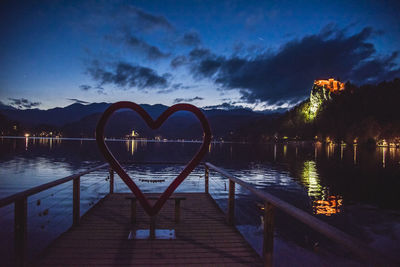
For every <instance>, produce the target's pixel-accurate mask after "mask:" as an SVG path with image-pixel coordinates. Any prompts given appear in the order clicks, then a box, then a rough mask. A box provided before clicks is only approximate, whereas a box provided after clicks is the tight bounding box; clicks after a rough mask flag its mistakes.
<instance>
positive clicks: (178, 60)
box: [170, 56, 187, 68]
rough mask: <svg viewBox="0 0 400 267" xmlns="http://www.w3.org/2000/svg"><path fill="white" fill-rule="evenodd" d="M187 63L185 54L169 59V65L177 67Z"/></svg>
mask: <svg viewBox="0 0 400 267" xmlns="http://www.w3.org/2000/svg"><path fill="white" fill-rule="evenodd" d="M186 63H187V58H186V57H185V56H176V57H174V58H173V59H172V60H171V63H170V65H171V67H173V68H177V67H180V66H182V65H185V64H186Z"/></svg>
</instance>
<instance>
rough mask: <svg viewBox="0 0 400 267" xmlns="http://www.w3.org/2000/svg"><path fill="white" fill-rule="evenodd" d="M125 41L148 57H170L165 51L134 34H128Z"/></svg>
mask: <svg viewBox="0 0 400 267" xmlns="http://www.w3.org/2000/svg"><path fill="white" fill-rule="evenodd" d="M125 42H126V43H127V44H128V45H129V46H130V47H132V48H134V49H136V50H139V51H140V52H142V53H144V54H145V55H146V57H147V58H148V59H151V60H154V59H160V58H165V57H168V56H169V54H167V53H163V52H162V51H161V50H160V49H159V48H158V47H156V46H154V45H150V44H148V43H147V42H145V41H143V40H140V39H139V38H137V37H135V36H133V35H129V34H128V35H126V37H125Z"/></svg>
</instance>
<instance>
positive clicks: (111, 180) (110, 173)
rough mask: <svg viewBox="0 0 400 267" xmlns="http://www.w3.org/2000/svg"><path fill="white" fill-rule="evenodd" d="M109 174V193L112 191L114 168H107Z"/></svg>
mask: <svg viewBox="0 0 400 267" xmlns="http://www.w3.org/2000/svg"><path fill="white" fill-rule="evenodd" d="M108 172H109V175H110V194H113V193H114V170H113V169H111V168H110V169H109V171H108Z"/></svg>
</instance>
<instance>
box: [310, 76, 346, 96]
mask: <svg viewBox="0 0 400 267" xmlns="http://www.w3.org/2000/svg"><path fill="white" fill-rule="evenodd" d="M314 85H316V86H320V87H324V88H325V89H329V91H330V92H331V93H337V92H339V91H343V90H344V83H342V82H339V81H336V80H335V79H333V78H330V79H328V80H315V81H314Z"/></svg>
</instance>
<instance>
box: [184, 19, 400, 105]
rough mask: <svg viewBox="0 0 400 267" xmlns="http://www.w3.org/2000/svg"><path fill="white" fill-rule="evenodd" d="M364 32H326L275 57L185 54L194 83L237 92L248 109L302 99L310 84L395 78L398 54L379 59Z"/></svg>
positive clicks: (369, 32)
mask: <svg viewBox="0 0 400 267" xmlns="http://www.w3.org/2000/svg"><path fill="white" fill-rule="evenodd" d="M374 34H375V32H374V31H373V30H372V29H371V28H364V29H363V30H362V31H360V32H358V33H355V34H353V35H346V31H345V30H339V29H335V28H334V27H332V26H329V27H326V28H325V29H324V30H323V31H321V32H320V33H319V34H315V35H309V36H306V37H304V38H302V39H300V40H292V41H290V42H288V43H286V44H285V45H284V46H282V47H281V49H280V50H279V51H277V52H275V53H271V52H270V51H269V52H268V53H267V52H264V53H262V54H258V55H257V56H252V57H238V56H232V57H225V56H218V55H216V54H214V53H212V52H210V51H209V50H207V49H197V48H196V49H193V50H192V51H191V52H190V53H189V59H190V61H191V72H192V74H193V76H194V77H197V78H199V77H201V78H204V77H205V78H211V79H212V80H213V81H214V82H215V83H217V84H219V85H221V86H222V87H223V88H224V89H227V90H229V89H238V90H239V91H240V93H241V94H242V100H243V101H245V102H247V103H257V102H259V101H266V102H268V103H269V104H276V103H277V102H282V101H285V102H286V103H289V104H290V103H295V102H297V101H299V100H301V99H304V98H305V97H306V96H307V95H308V94H309V91H310V88H311V86H312V83H313V80H314V79H319V78H329V77H336V78H341V79H342V80H344V81H347V80H351V81H352V82H354V83H358V84H360V83H366V82H379V81H381V80H385V79H393V78H394V77H396V76H399V75H400V68H399V66H398V65H397V64H396V63H395V59H396V58H397V56H398V52H395V53H393V54H392V55H391V56H388V57H378V56H376V53H375V47H374V45H373V44H372V43H370V42H369V41H368V40H369V39H370V37H371V36H372V35H374Z"/></svg>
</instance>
